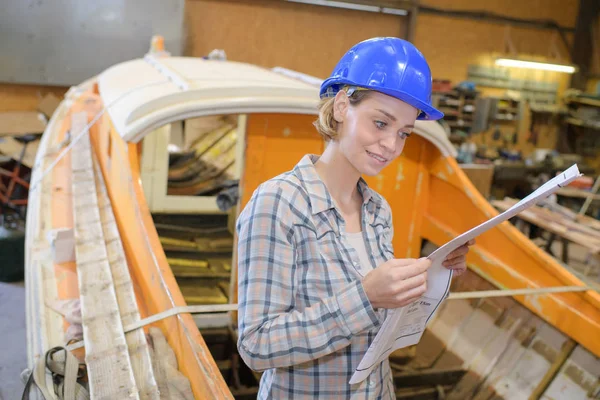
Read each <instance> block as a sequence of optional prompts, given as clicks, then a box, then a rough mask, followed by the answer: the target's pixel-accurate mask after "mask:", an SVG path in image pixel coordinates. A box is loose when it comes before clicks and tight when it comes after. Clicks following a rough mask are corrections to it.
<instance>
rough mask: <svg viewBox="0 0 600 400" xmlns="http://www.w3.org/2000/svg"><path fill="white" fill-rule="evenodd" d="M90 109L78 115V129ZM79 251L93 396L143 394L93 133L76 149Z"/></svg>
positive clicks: (75, 205)
mask: <svg viewBox="0 0 600 400" xmlns="http://www.w3.org/2000/svg"><path fill="white" fill-rule="evenodd" d="M86 125H87V113H86V112H80V113H76V114H73V115H72V122H71V128H72V130H75V131H77V132H81V131H83V130H84V128H85V126H86ZM71 168H72V173H73V178H72V182H73V183H72V185H73V186H72V187H73V219H74V222H75V243H76V244H75V254H76V258H77V277H78V280H79V291H80V294H81V315H82V321H83V324H82V325H83V337H84V342H85V349H86V354H85V362H86V365H87V373H88V378H89V389H90V396H91V398H95V399H113V398H122V399H125V398H127V399H139V396H138V390H137V387H136V385H135V378H134V374H133V369H132V364H131V359H130V357H129V352H128V350H127V341H126V339H125V334H124V333H123V325H122V323H121V316H120V314H119V306H118V302H117V296H116V291H115V285H114V281H113V278H112V274H111V270H110V263H109V255H108V252H107V249H106V244H105V238H104V234H103V229H102V222H101V218H100V210H99V205H98V197H97V193H96V185H95V181H94V168H93V163H92V150H91V146H90V140H89V135H83V136H82V137H81V139H80V140H79V141H78V142H76V144H75V145H74V146H73V151H72V152H71Z"/></svg>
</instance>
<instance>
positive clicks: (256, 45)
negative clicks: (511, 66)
mask: <svg viewBox="0 0 600 400" xmlns="http://www.w3.org/2000/svg"><path fill="white" fill-rule="evenodd" d="M423 4H425V5H428V6H432V7H439V8H448V9H450V8H455V9H470V10H486V11H491V12H496V13H499V14H503V15H509V16H515V17H521V18H540V19H543V18H549V19H554V20H556V21H557V22H558V23H560V24H562V25H565V26H573V25H574V23H575V19H576V16H577V8H578V0H531V1H522V0H488V1H486V2H481V1H478V0H423ZM185 23H186V30H187V37H186V46H185V49H186V55H192V56H202V55H205V54H207V53H208V52H210V51H211V50H212V49H215V48H222V49H225V51H226V53H227V56H228V58H229V59H231V60H237V61H245V62H251V63H256V64H259V65H264V66H267V67H272V66H276V65H279V66H283V67H288V68H292V69H296V70H299V71H302V72H305V73H307V74H311V75H315V76H319V77H325V76H326V75H328V74H329V73H330V71H331V69H332V68H333V66H334V64H335V62H336V61H337V59H338V58H339V57H340V56H341V55H342V54H343V53H344V52H345V51H346V50H347V49H348V48H349V47H350V46H351V45H352V44H354V43H356V42H358V41H360V40H362V39H365V38H368V37H372V36H378V35H389V36H400V37H405V36H406V24H407V18H405V17H398V16H393V15H383V14H372V13H365V12H359V11H352V10H344V9H336V8H328V7H319V6H310V5H305V4H297V3H286V2H283V1H275V0H256V1H249V0H221V1H217V0H187V2H186V16H185ZM504 35H505V26H503V25H499V24H492V23H489V22H485V21H473V20H468V19H457V18H448V17H445V16H439V15H431V14H426V13H420V14H419V16H418V20H417V27H416V32H415V43H416V45H417V46H418V47H419V48H420V49H421V50H422V51H423V53H424V54H425V55H426V57H427V58H428V60H429V62H430V64H431V67H432V71H433V74H434V77H436V78H449V79H451V80H453V81H455V82H458V81H461V80H464V79H465V78H466V73H467V66H468V64H469V63H477V62H480V63H484V64H485V63H486V62H488V63H490V65H491V62H492V59H491V57H490V54H491V52H501V51H503V49H504V37H505V36H504ZM511 37H512V40H513V43H514V44H515V46H516V47H517V49H518V50H519V51H520V52H524V53H536V54H547V53H549V43H550V41H551V39H552V33H551V32H549V31H542V30H535V29H525V28H516V27H513V28H511ZM241 38H243V39H241ZM556 43H557V45H558V46H559V48H560V49H561V51H564V48H562V47H561V46H562V43H561V42H560V40H557V41H556ZM564 54H566V53H564ZM542 78H543V79H548V80H552V79H556V76H554V75H553V74H546V75H545V76H543V77H542ZM526 79H532V78H531V77H528V78H526ZM558 79H560V82H561V88H562V87H567V85H568V77H567V76H566V75H565V76H561V77H559V78H558ZM66 90H67V88H57V87H47V86H35V85H6V84H0V112H1V111H20V110H33V109H35V106H36V105H37V102H38V101H39V98H41V97H42V96H43V95H44V94H45V93H47V92H52V93H54V94H56V95H58V96H60V95H62V94H63V93H64V92H65V91H66Z"/></svg>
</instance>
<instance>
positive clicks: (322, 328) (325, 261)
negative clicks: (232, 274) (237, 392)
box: [237, 155, 395, 399]
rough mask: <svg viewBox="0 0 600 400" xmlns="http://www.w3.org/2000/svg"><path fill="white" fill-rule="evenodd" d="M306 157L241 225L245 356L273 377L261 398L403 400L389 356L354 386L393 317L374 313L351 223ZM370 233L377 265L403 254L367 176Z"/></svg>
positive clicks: (365, 218) (259, 199) (365, 220)
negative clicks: (398, 399)
mask: <svg viewBox="0 0 600 400" xmlns="http://www.w3.org/2000/svg"><path fill="white" fill-rule="evenodd" d="M317 159H318V157H317V156H313V155H306V156H304V157H303V158H302V160H301V161H300V162H299V163H298V164H297V165H296V167H295V168H294V169H293V170H292V171H289V172H286V173H284V174H282V175H280V176H278V177H275V178H273V179H271V180H269V181H267V182H265V183H263V184H262V185H260V186H259V188H258V189H257V190H256V191H255V192H254V194H253V195H252V198H251V199H250V201H249V202H248V204H247V205H246V207H245V208H244V210H243V211H242V212H241V214H240V217H239V219H238V223H237V233H238V273H239V280H238V281H239V287H238V291H239V314H238V323H239V340H238V350H239V352H240V355H241V357H242V358H243V360H244V361H245V362H246V364H248V366H249V367H250V368H252V369H253V370H257V371H265V372H264V373H263V375H262V377H261V382H260V392H259V398H260V399H390V398H395V393H394V384H393V381H392V374H391V370H390V367H389V362H388V361H387V360H385V361H383V362H382V363H381V364H380V365H379V366H378V367H376V368H375V369H374V370H373V372H372V373H371V375H370V376H369V377H368V379H365V380H364V381H363V382H361V383H360V384H356V385H349V384H348V381H349V380H350V377H351V376H352V374H353V373H354V370H355V368H356V367H357V366H358V364H359V362H360V360H361V359H362V357H363V355H364V354H365V352H366V351H367V349H368V347H369V345H370V344H371V342H372V341H373V339H374V338H375V335H376V334H377V331H378V329H379V327H380V325H381V324H382V323H383V321H384V319H385V315H386V311H385V310H383V309H381V310H374V309H373V308H372V306H371V304H370V302H369V300H368V298H367V296H366V293H365V291H364V289H363V286H362V283H361V280H362V278H363V275H361V272H360V271H361V269H360V265H359V264H358V260H359V257H358V254H357V252H356V250H355V249H354V248H353V247H352V246H351V245H350V243H349V242H348V240H347V239H345V237H344V235H343V233H344V232H345V224H344V220H343V219H342V218H341V216H340V214H339V212H338V211H337V209H336V208H335V205H334V202H333V199H332V198H331V196H330V194H329V192H328V191H327V189H326V187H325V184H324V183H323V182H322V181H321V180H320V178H319V176H318V175H317V172H316V170H315V167H314V162H315V161H316V160H317ZM358 189H359V191H360V193H361V194H362V196H363V205H362V231H363V236H364V239H365V245H366V248H367V252H369V253H370V259H371V264H372V265H370V266H368V269H372V268H374V267H376V266H378V265H380V264H381V263H383V262H385V261H387V260H388V259H390V258H392V257H393V255H394V254H393V249H392V244H391V240H392V234H393V230H392V217H391V211H390V207H389V205H388V203H387V202H386V201H385V200H384V199H383V198H382V197H381V196H380V195H379V194H377V193H376V192H374V191H373V190H371V189H370V188H369V187H368V186H367V184H366V182H365V181H364V180H362V179H361V180H360V181H359V183H358Z"/></svg>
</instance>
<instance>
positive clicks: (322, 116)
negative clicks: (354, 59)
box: [313, 88, 371, 142]
mask: <svg viewBox="0 0 600 400" xmlns="http://www.w3.org/2000/svg"><path fill="white" fill-rule="evenodd" d="M342 90H344V91H346V90H347V88H344V89H342ZM370 92H371V91H370V90H364V89H361V90H356V91H354V93H352V94H351V95H350V96H348V99H349V100H350V104H351V105H353V106H357V105H358V104H360V102H361V101H363V100H364V99H365V98H367V96H368V95H369V93H370ZM334 104H335V97H325V98H324V99H322V100H321V102H320V103H319V106H318V109H319V118H318V119H317V120H316V121H315V122H313V125H314V126H315V128H317V132H319V134H320V135H321V136H322V137H323V139H325V140H326V141H328V142H329V141H330V140H333V139H335V138H336V137H337V135H338V131H337V130H338V124H339V123H338V122H337V121H336V120H335V118H334V113H333V105H334Z"/></svg>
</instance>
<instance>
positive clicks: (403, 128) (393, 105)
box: [334, 92, 418, 176]
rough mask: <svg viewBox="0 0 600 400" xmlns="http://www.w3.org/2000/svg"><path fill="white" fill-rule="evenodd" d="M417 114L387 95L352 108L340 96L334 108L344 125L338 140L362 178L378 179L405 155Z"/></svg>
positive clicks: (371, 95) (371, 97)
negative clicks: (406, 143)
mask: <svg viewBox="0 0 600 400" xmlns="http://www.w3.org/2000/svg"><path fill="white" fill-rule="evenodd" d="M417 114H418V110H417V109H416V108H415V107H413V106H411V105H409V104H407V103H405V102H403V101H401V100H398V99H396V98H394V97H391V96H388V95H385V94H383V93H379V92H370V93H369V94H368V96H366V98H364V99H363V100H362V101H361V102H360V103H359V104H357V105H351V104H350V100H349V99H348V97H347V96H346V94H345V93H343V92H340V93H338V95H337V97H336V100H335V105H334V117H335V119H336V120H337V121H338V122H339V123H340V124H339V131H338V136H337V139H336V140H337V142H338V144H339V147H340V149H341V151H342V153H343V154H344V155H345V156H346V158H347V159H348V161H349V162H350V163H351V164H352V165H353V166H354V168H356V170H357V171H359V172H360V174H361V175H367V176H374V175H377V174H379V172H380V171H381V170H382V169H383V168H384V167H385V166H386V165H388V164H389V163H390V162H392V160H394V159H395V158H396V157H398V156H399V155H400V154H401V153H402V149H404V143H405V141H406V139H407V138H408V137H409V136H410V133H411V131H412V129H413V128H414V125H415V120H416V119H417Z"/></svg>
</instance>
